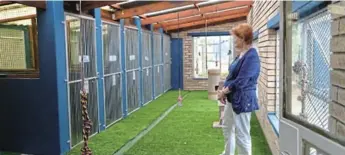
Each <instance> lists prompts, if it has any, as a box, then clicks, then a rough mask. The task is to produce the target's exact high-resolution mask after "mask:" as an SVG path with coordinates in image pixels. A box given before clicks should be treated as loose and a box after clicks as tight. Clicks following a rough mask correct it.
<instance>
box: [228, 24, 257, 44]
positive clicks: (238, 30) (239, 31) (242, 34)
mask: <svg viewBox="0 0 345 155" xmlns="http://www.w3.org/2000/svg"><path fill="white" fill-rule="evenodd" d="M231 34H233V35H235V36H237V37H238V38H241V39H243V40H244V42H245V43H246V44H247V45H250V44H252V43H253V28H252V26H250V25H249V24H247V23H243V24H239V25H237V26H235V27H234V28H232V30H231Z"/></svg>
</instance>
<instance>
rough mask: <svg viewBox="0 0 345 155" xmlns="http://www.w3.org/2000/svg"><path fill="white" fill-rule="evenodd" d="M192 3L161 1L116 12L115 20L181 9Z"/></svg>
mask: <svg viewBox="0 0 345 155" xmlns="http://www.w3.org/2000/svg"><path fill="white" fill-rule="evenodd" d="M194 3H195V1H163V2H156V3H150V4H147V5H142V6H138V7H133V8H129V9H123V10H119V11H116V12H115V17H116V19H122V18H130V17H133V16H138V15H142V14H145V13H151V12H156V11H161V10H165V9H171V8H175V7H181V6H185V5H190V4H194Z"/></svg>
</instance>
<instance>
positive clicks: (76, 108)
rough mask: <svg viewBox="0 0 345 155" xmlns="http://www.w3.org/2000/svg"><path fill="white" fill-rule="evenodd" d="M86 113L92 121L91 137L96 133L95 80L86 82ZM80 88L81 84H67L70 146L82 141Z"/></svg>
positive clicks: (97, 127)
mask: <svg viewBox="0 0 345 155" xmlns="http://www.w3.org/2000/svg"><path fill="white" fill-rule="evenodd" d="M86 82H87V83H88V92H89V94H88V108H87V110H88V113H89V117H90V119H91V121H92V124H93V125H92V129H91V135H92V134H95V133H97V132H98V129H99V126H98V104H97V103H98V97H97V95H98V94H97V89H98V88H97V80H96V79H93V80H88V81H86ZM81 88H82V83H81V82H75V83H70V84H69V92H70V93H69V96H70V97H69V102H70V105H69V106H70V107H69V110H70V124H71V126H70V128H71V142H72V143H71V144H72V146H75V145H77V144H78V143H80V142H81V141H82V140H83V137H82V131H83V119H82V112H81V111H82V107H81V105H80V90H81Z"/></svg>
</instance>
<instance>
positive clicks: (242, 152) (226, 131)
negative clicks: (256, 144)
mask: <svg viewBox="0 0 345 155" xmlns="http://www.w3.org/2000/svg"><path fill="white" fill-rule="evenodd" d="M250 119H251V113H250V112H249V113H241V114H238V115H237V114H236V113H235V112H234V111H233V110H232V105H231V103H229V102H227V103H226V105H225V107H224V116H223V135H224V140H225V148H224V152H223V154H222V155H235V148H236V145H237V149H238V155H252V140H251V136H250Z"/></svg>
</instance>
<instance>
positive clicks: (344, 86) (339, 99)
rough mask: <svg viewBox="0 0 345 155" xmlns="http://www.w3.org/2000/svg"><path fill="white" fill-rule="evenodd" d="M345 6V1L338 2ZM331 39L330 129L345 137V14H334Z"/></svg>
mask: <svg viewBox="0 0 345 155" xmlns="http://www.w3.org/2000/svg"><path fill="white" fill-rule="evenodd" d="M336 4H338V5H341V6H345V2H344V1H342V2H340V3H336ZM332 19H333V21H332V26H331V28H332V40H331V50H332V55H331V67H332V69H333V70H332V71H331V73H330V75H331V83H332V86H331V99H332V101H331V103H330V105H329V113H330V117H329V123H328V126H329V129H330V132H332V133H333V134H335V135H336V136H338V137H339V136H340V137H343V138H345V44H344V42H345V16H339V15H332Z"/></svg>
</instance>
